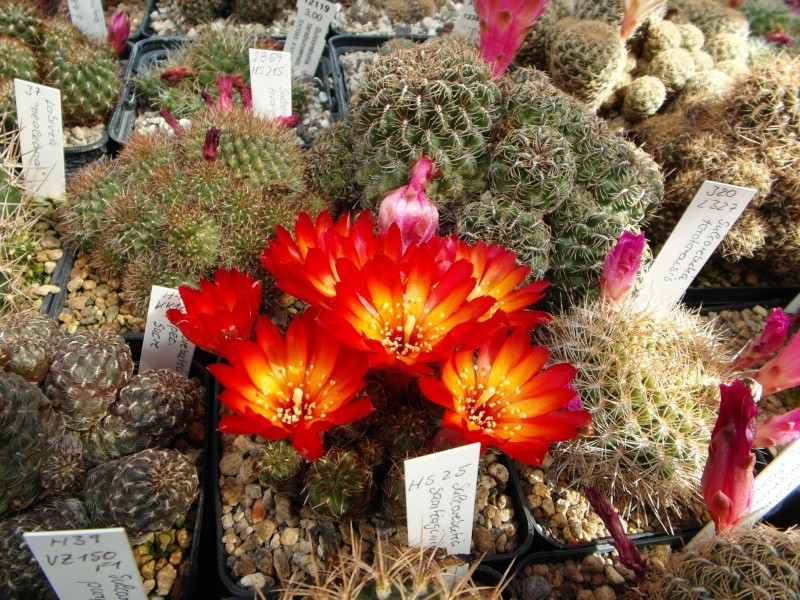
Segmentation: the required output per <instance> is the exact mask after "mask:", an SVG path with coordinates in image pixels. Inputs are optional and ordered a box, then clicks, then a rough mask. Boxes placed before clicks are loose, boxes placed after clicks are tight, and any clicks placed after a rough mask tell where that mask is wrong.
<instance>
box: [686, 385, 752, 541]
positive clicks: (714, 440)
mask: <svg viewBox="0 0 800 600" xmlns="http://www.w3.org/2000/svg"><path fill="white" fill-rule="evenodd" d="M719 390H720V395H721V397H722V399H721V401H720V405H719V415H718V416H717V422H716V423H715V424H714V430H713V431H712V432H711V444H710V445H709V448H708V460H707V461H706V466H705V468H704V469H703V477H702V478H701V480H700V487H701V488H702V491H703V498H705V501H706V504H707V505H708V509H709V510H710V511H711V516H712V518H713V519H714V525H715V526H716V528H717V532H718V533H719V532H721V531H724V530H725V529H728V528H732V527H735V526H736V525H737V524H738V523H739V521H740V520H741V518H742V517H743V516H744V515H745V513H746V512H747V510H748V509H749V508H750V504H751V503H752V501H753V465H754V464H755V462H756V455H755V454H753V452H751V449H752V447H753V440H754V439H755V437H756V415H757V414H758V408H756V403H755V400H754V399H753V391H752V390H751V389H750V387H748V386H747V384H745V383H744V382H743V381H741V380H739V379H737V380H735V381H734V382H733V383H731V384H730V385H725V384H722V385H720V386H719Z"/></svg>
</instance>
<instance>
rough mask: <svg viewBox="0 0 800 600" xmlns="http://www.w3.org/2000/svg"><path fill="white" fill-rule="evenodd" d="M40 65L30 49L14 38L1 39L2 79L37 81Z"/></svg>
mask: <svg viewBox="0 0 800 600" xmlns="http://www.w3.org/2000/svg"><path fill="white" fill-rule="evenodd" d="M37 70H38V65H37V64H36V56H34V54H33V51H32V50H31V49H30V47H29V46H28V45H27V44H26V43H24V42H22V41H21V40H18V39H16V38H12V37H0V77H4V78H8V79H14V78H17V79H24V80H26V81H36V78H37Z"/></svg>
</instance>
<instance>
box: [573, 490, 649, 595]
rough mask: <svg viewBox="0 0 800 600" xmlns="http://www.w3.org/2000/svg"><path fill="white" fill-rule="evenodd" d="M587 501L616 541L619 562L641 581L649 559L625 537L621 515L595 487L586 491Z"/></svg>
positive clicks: (613, 543) (615, 546)
mask: <svg viewBox="0 0 800 600" xmlns="http://www.w3.org/2000/svg"><path fill="white" fill-rule="evenodd" d="M586 499H587V500H589V504H591V505H592V510H593V511H594V512H596V513H597V515H598V516H599V517H600V518H601V519H603V523H604V524H605V526H606V529H608V532H609V533H610V534H611V537H612V538H613V539H614V541H613V542H611V545H612V546H614V548H616V549H617V554H619V561H620V562H621V563H622V564H623V565H625V566H626V567H628V568H629V569H630V570H631V571H633V572H634V573H636V577H637V578H638V579H639V581H641V580H642V579H643V578H644V568H645V565H646V564H647V559H646V558H643V557H642V553H641V552H639V548H637V547H636V544H634V543H633V541H632V540H631V539H630V538H629V537H628V536H627V535H625V531H624V530H623V529H622V522H621V521H620V520H619V515H618V514H617V511H615V510H614V507H613V506H611V503H610V502H609V501H608V500H606V498H605V496H603V494H602V493H600V490H598V489H597V488H596V487H595V486H592V487H590V488H587V489H586Z"/></svg>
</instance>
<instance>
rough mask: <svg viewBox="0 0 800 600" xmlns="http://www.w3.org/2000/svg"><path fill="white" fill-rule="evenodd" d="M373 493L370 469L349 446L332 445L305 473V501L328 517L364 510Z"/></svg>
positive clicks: (350, 515)
mask: <svg viewBox="0 0 800 600" xmlns="http://www.w3.org/2000/svg"><path fill="white" fill-rule="evenodd" d="M374 494H375V486H374V483H373V478H372V470H371V469H370V468H369V467H368V466H367V465H366V464H365V463H364V461H362V460H361V458H360V457H359V456H358V454H357V453H356V452H354V451H351V450H342V449H339V448H331V449H330V450H328V451H327V452H326V453H325V455H324V456H323V457H322V458H320V459H318V460H316V461H314V462H313V463H312V464H311V466H310V467H309V469H308V471H307V473H306V476H305V488H304V495H305V496H306V503H307V504H308V505H309V506H310V507H311V508H312V509H314V511H315V512H317V513H318V514H320V515H322V516H324V517H326V518H329V519H337V520H338V519H349V518H352V517H355V516H358V515H359V514H362V513H364V512H365V511H366V510H367V509H368V508H369V503H370V500H371V499H372V496H373V495H374Z"/></svg>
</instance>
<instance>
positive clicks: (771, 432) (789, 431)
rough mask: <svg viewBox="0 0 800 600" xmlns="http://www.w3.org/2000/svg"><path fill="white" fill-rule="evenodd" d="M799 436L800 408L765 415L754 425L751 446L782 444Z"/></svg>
mask: <svg viewBox="0 0 800 600" xmlns="http://www.w3.org/2000/svg"><path fill="white" fill-rule="evenodd" d="M799 437H800V408H795V409H794V410H790V411H789V412H787V413H786V414H783V415H776V416H774V417H767V418H766V419H764V420H763V421H761V423H759V424H758V426H757V427H756V439H754V440H753V448H764V447H767V446H784V445H786V444H789V443H791V442H793V441H795V440H796V439H797V438H799Z"/></svg>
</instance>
